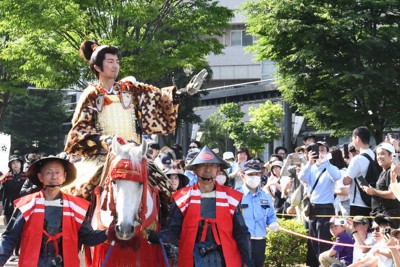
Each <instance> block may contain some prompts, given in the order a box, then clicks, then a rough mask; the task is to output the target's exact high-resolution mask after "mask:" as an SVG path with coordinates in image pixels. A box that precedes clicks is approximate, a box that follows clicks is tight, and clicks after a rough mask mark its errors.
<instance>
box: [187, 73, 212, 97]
mask: <svg viewBox="0 0 400 267" xmlns="http://www.w3.org/2000/svg"><path fill="white" fill-rule="evenodd" d="M207 75H208V72H207V70H206V69H202V70H201V71H200V72H199V73H197V74H196V75H195V76H193V78H192V79H191V80H190V82H189V83H188V84H187V85H186V88H185V89H186V92H187V93H188V94H189V95H194V94H196V93H197V92H198V91H199V89H200V87H201V85H202V84H203V81H204V79H205V78H206V77H207Z"/></svg>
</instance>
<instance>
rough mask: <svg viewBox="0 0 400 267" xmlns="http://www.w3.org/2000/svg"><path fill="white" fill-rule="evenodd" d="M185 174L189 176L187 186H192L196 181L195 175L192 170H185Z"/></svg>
mask: <svg viewBox="0 0 400 267" xmlns="http://www.w3.org/2000/svg"><path fill="white" fill-rule="evenodd" d="M185 175H186V176H187V177H188V178H189V183H188V184H187V186H192V185H194V184H195V183H196V182H197V175H196V174H194V173H193V172H192V171H185Z"/></svg>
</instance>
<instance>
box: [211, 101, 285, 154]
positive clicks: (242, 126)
mask: <svg viewBox="0 0 400 267" xmlns="http://www.w3.org/2000/svg"><path fill="white" fill-rule="evenodd" d="M218 113H220V114H222V115H223V117H224V119H223V120H222V122H221V123H222V126H223V128H224V129H225V130H226V131H227V132H228V133H229V138H231V139H232V140H233V141H234V145H235V146H236V147H241V146H245V147H247V148H248V149H250V150H251V151H252V152H254V153H255V154H257V153H259V152H261V151H264V150H265V144H268V143H270V142H272V141H273V140H274V139H276V138H278V137H279V136H280V129H281V125H280V124H281V122H282V120H283V115H284V113H283V109H282V106H281V105H280V104H273V103H272V102H271V101H270V100H268V101H267V102H265V103H262V104H260V107H259V108H254V107H250V108H249V114H250V116H251V118H250V120H249V121H247V122H244V121H243V117H244V115H245V113H244V112H242V111H241V110H240V106H239V105H238V104H236V103H227V104H223V105H221V107H220V108H219V110H218Z"/></svg>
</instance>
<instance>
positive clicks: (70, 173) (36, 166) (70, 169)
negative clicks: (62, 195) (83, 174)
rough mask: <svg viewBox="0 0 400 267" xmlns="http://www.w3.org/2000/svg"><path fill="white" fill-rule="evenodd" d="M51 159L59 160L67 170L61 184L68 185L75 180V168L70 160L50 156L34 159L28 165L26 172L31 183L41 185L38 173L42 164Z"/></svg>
mask: <svg viewBox="0 0 400 267" xmlns="http://www.w3.org/2000/svg"><path fill="white" fill-rule="evenodd" d="M51 161H59V162H60V163H62V164H63V165H64V167H65V171H66V172H67V175H66V179H65V182H64V183H63V186H64V185H68V184H70V183H72V182H73V181H74V180H75V178H76V168H75V166H74V164H72V163H71V162H69V161H68V160H66V159H62V158H58V157H55V156H50V157H47V158H43V159H40V160H38V161H36V162H35V163H33V164H32V165H31V166H30V167H29V169H28V173H27V174H28V177H29V180H31V182H32V183H33V184H35V185H37V186H42V182H41V181H40V180H39V177H38V173H39V172H40V170H41V169H42V168H43V166H44V165H46V164H47V163H48V162H51Z"/></svg>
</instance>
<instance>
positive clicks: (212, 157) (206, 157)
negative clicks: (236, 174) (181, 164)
mask: <svg viewBox="0 0 400 267" xmlns="http://www.w3.org/2000/svg"><path fill="white" fill-rule="evenodd" d="M206 163H214V164H219V165H220V166H221V169H227V168H229V167H230V166H229V164H228V163H227V162H226V161H224V160H223V159H221V158H220V157H219V156H218V155H217V154H216V153H215V152H214V151H212V150H211V149H210V148H209V147H208V146H204V147H203V148H202V149H201V150H200V152H199V154H197V155H196V157H194V158H193V159H192V160H191V161H190V162H189V164H188V165H186V167H185V169H186V170H190V171H192V170H193V169H194V167H195V166H196V165H199V164H206Z"/></svg>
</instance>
